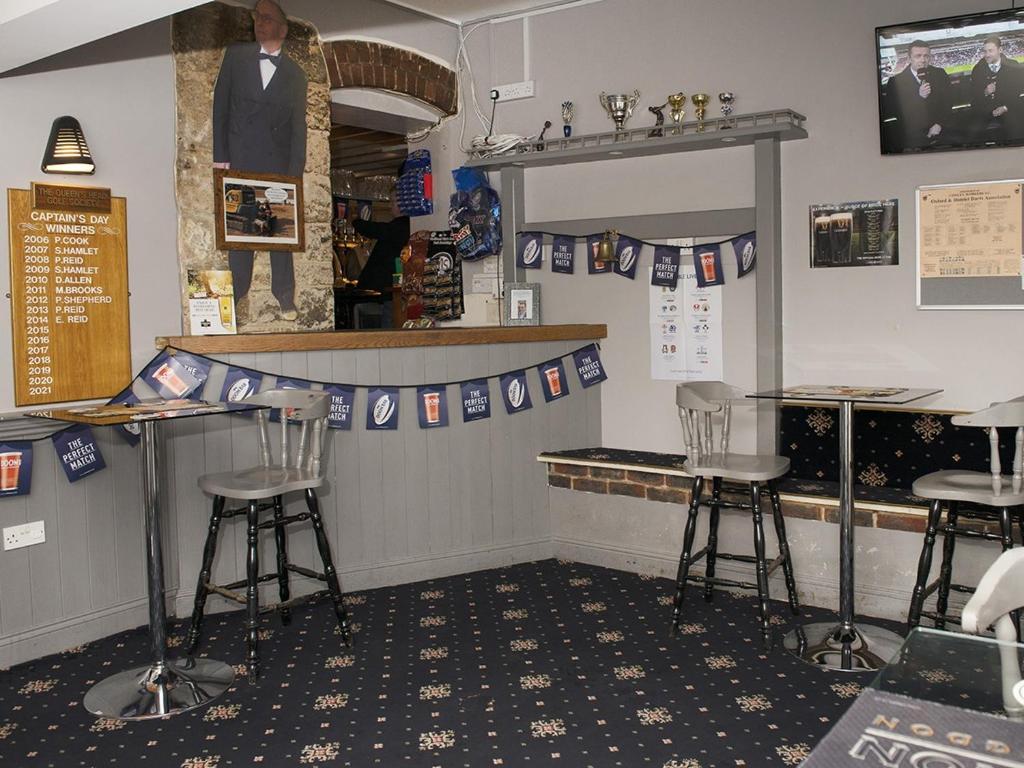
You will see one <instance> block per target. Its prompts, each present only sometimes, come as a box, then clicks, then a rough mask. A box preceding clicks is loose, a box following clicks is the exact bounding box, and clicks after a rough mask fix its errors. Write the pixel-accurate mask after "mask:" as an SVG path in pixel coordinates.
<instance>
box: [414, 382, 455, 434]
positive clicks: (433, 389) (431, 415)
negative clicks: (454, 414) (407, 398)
mask: <svg viewBox="0 0 1024 768" xmlns="http://www.w3.org/2000/svg"><path fill="white" fill-rule="evenodd" d="M445 389H446V388H445V387H443V386H426V387H417V388H416V401H417V402H416V406H417V411H418V412H419V420H420V428H421V429H430V428H431V427H447V426H448V398H447V397H445Z"/></svg>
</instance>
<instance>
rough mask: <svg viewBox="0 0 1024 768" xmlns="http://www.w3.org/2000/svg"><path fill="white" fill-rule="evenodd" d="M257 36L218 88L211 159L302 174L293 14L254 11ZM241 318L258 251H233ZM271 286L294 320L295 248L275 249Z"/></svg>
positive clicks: (302, 79) (237, 50) (237, 54)
mask: <svg viewBox="0 0 1024 768" xmlns="http://www.w3.org/2000/svg"><path fill="white" fill-rule="evenodd" d="M252 19H253V33H254V36H255V37H256V42H254V43H235V44H233V45H230V46H228V48H227V49H226V50H225V52H224V60H223V62H222V63H221V66H220V74H219V75H218V76H217V85H216V87H215V88H214V92H213V161H214V162H213V167H214V168H231V169H234V170H237V171H250V172H253V173H280V174H286V175H288V176H302V172H303V169H304V168H305V165H306V85H307V83H306V75H305V73H304V72H303V71H302V69H301V67H299V65H298V64H296V63H295V62H294V61H293V60H292V59H290V58H289V57H288V54H287V53H286V52H285V51H284V50H283V46H284V41H285V38H286V37H287V36H288V19H287V17H286V16H285V14H284V11H283V10H281V6H280V5H278V4H277V3H276V2H274V0H259V2H257V3H256V5H255V7H254V8H253V11H252ZM228 264H229V265H230V267H231V276H232V281H233V284H234V292H235V308H236V314H237V317H238V322H239V325H243V324H244V323H245V322H247V321H248V313H249V306H248V293H249V287H250V285H251V284H252V268H253V252H252V251H229V252H228ZM270 274H271V278H270V289H271V291H272V292H273V294H274V297H275V298H276V299H277V301H278V303H279V304H280V305H281V313H280V318H281V319H282V320H295V319H296V317H297V316H298V313H297V312H296V310H295V270H294V267H293V264H292V254H291V253H289V252H286V251H271V252H270Z"/></svg>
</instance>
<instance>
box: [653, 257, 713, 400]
mask: <svg viewBox="0 0 1024 768" xmlns="http://www.w3.org/2000/svg"><path fill="white" fill-rule="evenodd" d="M692 258H693V254H692V252H691V251H689V250H684V251H683V253H682V258H681V261H682V263H681V264H680V267H679V282H678V283H677V284H676V287H675V288H666V287H664V286H657V285H652V286H651V287H650V303H651V378H652V379H659V380H669V381H709V380H710V381H717V380H721V379H722V370H723V366H722V359H723V358H722V288H721V286H714V287H710V288H698V287H697V277H696V273H695V271H694V268H693V264H692ZM688 260H689V261H690V262H691V263H687V261H688ZM650 272H651V268H648V274H650Z"/></svg>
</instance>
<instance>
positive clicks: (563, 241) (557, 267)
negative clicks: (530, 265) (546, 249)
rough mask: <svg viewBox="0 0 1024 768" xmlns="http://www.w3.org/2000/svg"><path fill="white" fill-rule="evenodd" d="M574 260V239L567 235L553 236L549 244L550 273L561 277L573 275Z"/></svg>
mask: <svg viewBox="0 0 1024 768" xmlns="http://www.w3.org/2000/svg"><path fill="white" fill-rule="evenodd" d="M575 259H576V238H575V237H569V236H567V235H555V237H554V239H553V240H552V242H551V271H552V272H561V273H562V274H563V275H571V274H572V273H573V269H574V264H573V262H574V261H575Z"/></svg>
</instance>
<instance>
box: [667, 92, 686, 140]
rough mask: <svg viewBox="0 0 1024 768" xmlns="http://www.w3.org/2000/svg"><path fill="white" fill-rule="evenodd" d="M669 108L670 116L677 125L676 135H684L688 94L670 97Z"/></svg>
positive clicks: (681, 93)
mask: <svg viewBox="0 0 1024 768" xmlns="http://www.w3.org/2000/svg"><path fill="white" fill-rule="evenodd" d="M668 106H669V109H670V110H671V111H670V112H669V113H668V114H669V117H671V118H672V122H673V123H675V124H676V127H675V129H674V133H682V132H683V127H682V122H683V115H685V114H686V94H685V93H683V92H682V91H680V92H679V93H673V94H672V95H671V96H669V97H668Z"/></svg>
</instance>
